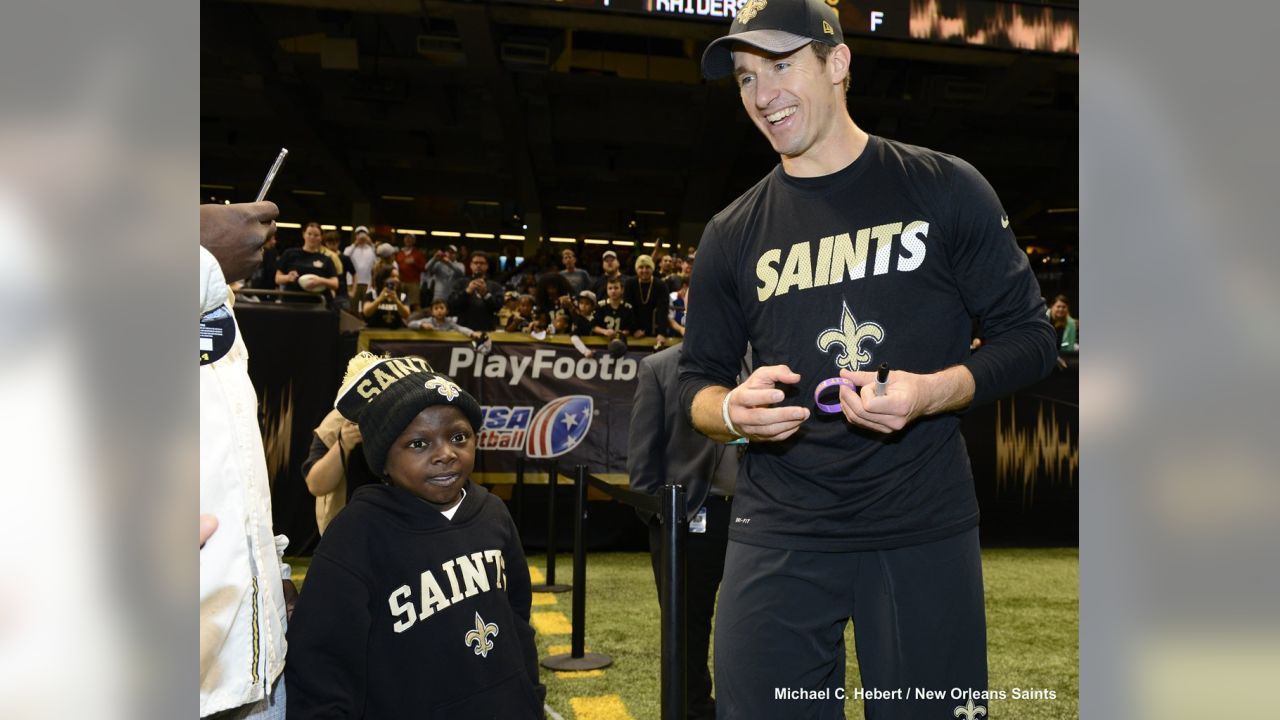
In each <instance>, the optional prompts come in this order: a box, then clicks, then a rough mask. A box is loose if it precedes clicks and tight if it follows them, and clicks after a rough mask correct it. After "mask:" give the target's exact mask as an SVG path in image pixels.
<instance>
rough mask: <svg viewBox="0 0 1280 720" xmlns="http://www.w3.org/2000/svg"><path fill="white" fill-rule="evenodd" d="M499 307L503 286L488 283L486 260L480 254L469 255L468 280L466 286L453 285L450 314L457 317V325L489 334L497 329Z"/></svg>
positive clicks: (491, 282)
mask: <svg viewBox="0 0 1280 720" xmlns="http://www.w3.org/2000/svg"><path fill="white" fill-rule="evenodd" d="M501 307H502V286H501V285H499V284H498V283H496V282H494V281H492V280H490V279H489V257H488V256H487V255H485V254H484V253H482V252H480V251H476V252H473V253H471V278H470V279H469V280H467V282H466V284H465V285H464V284H463V283H462V281H461V280H459V281H458V282H457V283H456V287H454V290H453V295H452V296H451V297H450V298H449V311H450V312H452V313H453V314H454V315H456V316H457V317H458V324H459V325H465V326H467V327H469V328H471V329H472V330H479V331H480V332H488V331H490V330H493V329H494V328H495V327H497V324H498V310H499V309H500V308H501Z"/></svg>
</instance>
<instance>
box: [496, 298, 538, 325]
mask: <svg viewBox="0 0 1280 720" xmlns="http://www.w3.org/2000/svg"><path fill="white" fill-rule="evenodd" d="M533 314H534V313H533V296H532V295H530V294H528V293H525V294H523V295H520V296H519V297H517V298H516V309H515V312H513V313H511V316H510V317H508V318H507V323H506V325H504V326H503V327H504V328H506V330H507V332H528V330H529V323H531V322H533Z"/></svg>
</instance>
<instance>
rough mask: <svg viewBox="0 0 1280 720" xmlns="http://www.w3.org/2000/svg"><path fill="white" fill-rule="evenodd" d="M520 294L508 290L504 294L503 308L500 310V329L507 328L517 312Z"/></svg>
mask: <svg viewBox="0 0 1280 720" xmlns="http://www.w3.org/2000/svg"><path fill="white" fill-rule="evenodd" d="M519 298H520V293H518V292H516V291H515V290H507V291H506V292H504V293H503V294H502V307H501V308H499V309H498V327H499V328H506V327H507V323H508V322H510V320H511V317H512V316H513V315H515V314H516V312H517V305H518V304H519Z"/></svg>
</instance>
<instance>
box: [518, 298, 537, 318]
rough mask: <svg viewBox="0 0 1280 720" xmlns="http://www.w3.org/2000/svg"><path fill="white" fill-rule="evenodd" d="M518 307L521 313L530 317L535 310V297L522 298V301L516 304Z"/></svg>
mask: <svg viewBox="0 0 1280 720" xmlns="http://www.w3.org/2000/svg"><path fill="white" fill-rule="evenodd" d="M516 308H518V312H519V313H520V314H521V315H523V316H525V317H529V314H530V313H532V312H533V299H532V298H520V302H519V303H518V304H517V305H516Z"/></svg>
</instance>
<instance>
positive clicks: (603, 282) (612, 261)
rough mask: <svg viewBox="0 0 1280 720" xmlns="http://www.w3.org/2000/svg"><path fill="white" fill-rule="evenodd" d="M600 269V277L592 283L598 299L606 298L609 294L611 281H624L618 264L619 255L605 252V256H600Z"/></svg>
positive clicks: (608, 251)
mask: <svg viewBox="0 0 1280 720" xmlns="http://www.w3.org/2000/svg"><path fill="white" fill-rule="evenodd" d="M600 268H601V273H600V275H599V276H598V277H597V278H596V279H595V281H594V282H592V283H591V292H593V293H595V294H596V297H597V298H602V297H606V296H607V295H608V294H609V290H608V283H609V280H611V279H617V280H619V281H621V280H622V271H621V270H620V269H619V264H618V253H616V252H614V251H612V250H605V251H604V255H601V256H600Z"/></svg>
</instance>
